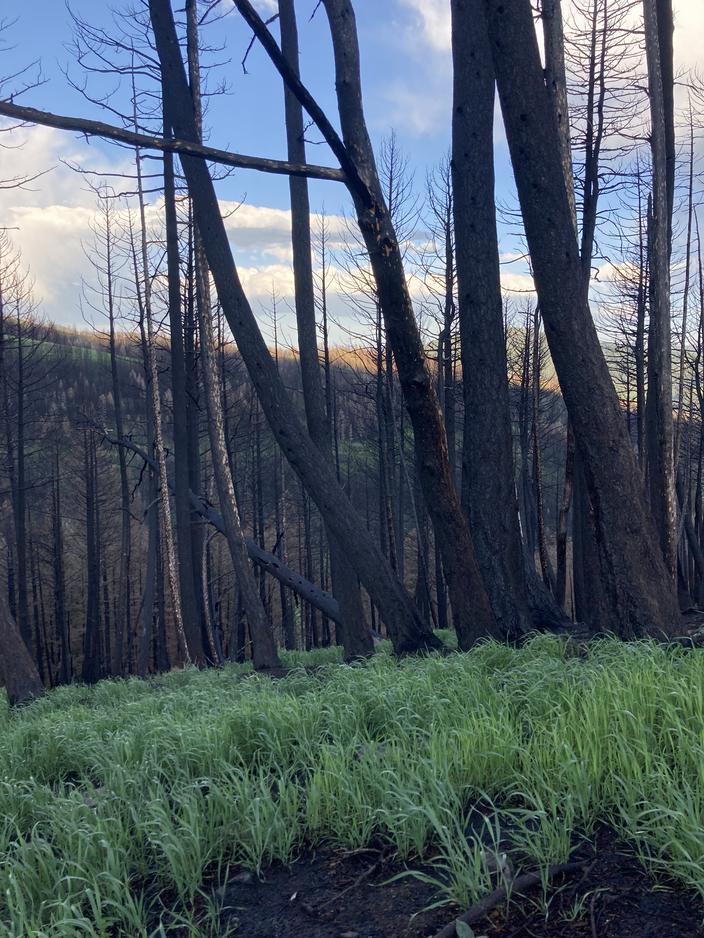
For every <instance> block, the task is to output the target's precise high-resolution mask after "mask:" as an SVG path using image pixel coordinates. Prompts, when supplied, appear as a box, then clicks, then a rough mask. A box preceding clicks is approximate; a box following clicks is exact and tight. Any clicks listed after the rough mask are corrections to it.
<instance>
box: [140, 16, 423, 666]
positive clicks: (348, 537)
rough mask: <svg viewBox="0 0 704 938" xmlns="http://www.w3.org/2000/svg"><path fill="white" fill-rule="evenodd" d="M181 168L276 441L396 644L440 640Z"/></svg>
mask: <svg viewBox="0 0 704 938" xmlns="http://www.w3.org/2000/svg"><path fill="white" fill-rule="evenodd" d="M149 8H150V13H151V18H152V25H153V28H154V35H155V38H156V44H157V50H158V54H159V58H160V60H161V64H162V69H163V71H164V74H165V78H166V82H165V85H166V89H167V97H169V98H170V101H171V106H170V114H171V115H172V120H173V125H174V128H175V130H176V131H177V133H178V135H179V136H181V135H183V134H185V136H186V138H187V139H194V138H195V124H194V119H193V108H192V103H191V99H190V92H189V89H188V84H187V82H186V76H185V72H184V69H183V62H182V60H181V55H180V50H179V46H178V40H177V37H176V30H175V26H174V22H173V16H172V14H171V9H170V7H169V4H168V3H167V2H166V0H150V4H149ZM183 169H184V173H185V175H186V179H187V182H188V186H189V191H190V193H191V197H192V199H193V204H194V210H195V217H196V221H197V223H198V226H199V229H200V232H201V237H202V238H203V245H204V248H205V252H206V256H207V259H208V264H209V267H210V270H211V271H212V274H213V278H214V280H215V284H216V287H217V290H218V295H219V298H220V302H221V303H222V307H223V311H224V313H225V316H226V318H227V320H228V323H229V325H230V328H231V329H232V332H233V334H234V336H235V339H236V341H237V344H238V347H239V350H240V352H241V354H242V357H243V359H244V362H245V365H246V367H247V370H248V372H249V374H250V376H251V378H252V381H253V383H254V386H255V388H256V389H257V393H258V395H259V398H260V400H261V403H262V406H263V407H264V408H265V412H266V415H267V419H268V421H269V425H270V426H271V429H272V431H273V433H274V435H275V437H276V439H277V441H278V443H279V445H280V446H281V447H282V449H283V452H284V454H285V455H286V458H287V459H288V461H289V463H290V464H291V467H292V468H293V469H294V471H295V472H296V473H297V474H298V476H299V477H300V478H301V480H302V481H303V482H304V484H305V485H306V488H307V489H308V491H309V492H310V494H311V496H312V497H313V498H314V500H315V502H316V504H317V506H318V509H319V510H320V511H321V514H322V515H323V518H324V520H325V522H326V524H328V525H329V527H330V530H331V531H332V532H333V534H334V536H335V537H337V539H338V540H340V541H341V542H342V543H344V544H345V546H346V550H347V552H348V556H349V558H350V561H351V563H352V564H353V565H354V566H355V568H356V570H357V573H358V575H359V576H360V579H361V580H362V582H363V583H364V585H365V586H366V588H367V589H368V591H369V592H370V594H371V595H372V598H373V600H374V601H375V602H376V603H377V605H379V607H380V608H381V609H382V610H383V613H384V617H385V619H386V621H387V624H388V626H389V629H390V631H391V632H392V635H393V638H394V645H395V648H396V650H397V651H398V652H408V651H415V650H418V649H419V648H423V647H435V646H437V640H436V639H435V637H434V636H433V634H432V632H431V631H430V629H429V628H428V626H427V624H426V623H424V622H422V620H421V619H420V617H419V616H418V613H417V611H416V609H415V607H414V605H413V603H412V600H411V599H410V597H409V596H408V594H407V593H406V592H405V590H404V589H403V587H402V586H401V584H400V583H398V581H397V580H395V578H394V577H393V575H392V573H391V571H390V570H389V568H388V565H387V564H386V562H385V561H384V558H383V557H382V555H381V553H380V552H379V550H378V548H377V546H376V545H375V544H374V542H373V541H372V539H371V538H370V537H369V535H368V534H367V532H366V531H365V530H364V528H363V526H362V525H361V524H360V523H359V521H358V519H357V518H356V516H355V513H354V511H353V510H352V509H351V506H350V503H349V501H348V499H347V498H346V496H345V495H344V493H343V492H342V490H341V488H340V487H339V485H338V483H337V479H336V477H335V473H334V471H333V470H332V469H331V468H330V467H329V466H328V465H327V463H326V461H325V460H324V459H323V458H322V454H321V453H320V452H319V450H318V449H317V447H315V445H313V444H312V441H311V440H310V438H309V437H308V436H307V434H306V432H305V430H304V428H303V427H302V425H301V423H300V421H299V419H298V417H297V416H296V414H295V412H294V410H293V407H292V406H291V402H290V399H289V397H288V395H287V392H286V390H285V388H284V387H283V384H282V382H281V379H280V377H279V375H278V372H277V369H276V365H275V363H274V361H273V359H272V357H271V354H270V352H269V350H268V349H267V347H266V344H265V342H264V340H263V338H262V335H261V332H260V331H259V328H258V326H257V323H256V320H255V318H254V316H253V314H252V310H251V307H250V306H249V303H248V302H247V299H246V297H245V295H244V292H243V290H242V286H241V284H240V281H239V278H238V276H237V272H236V268H235V264H234V259H233V257H232V252H231V250H230V246H229V242H228V239H227V234H226V231H225V227H224V224H223V220H222V217H221V215H220V209H219V206H218V202H217V198H216V195H215V190H214V187H213V183H212V179H211V177H210V174H209V172H208V169H207V166H206V165H205V164H204V163H203V161H202V160H199V159H195V158H188V157H184V158H183Z"/></svg>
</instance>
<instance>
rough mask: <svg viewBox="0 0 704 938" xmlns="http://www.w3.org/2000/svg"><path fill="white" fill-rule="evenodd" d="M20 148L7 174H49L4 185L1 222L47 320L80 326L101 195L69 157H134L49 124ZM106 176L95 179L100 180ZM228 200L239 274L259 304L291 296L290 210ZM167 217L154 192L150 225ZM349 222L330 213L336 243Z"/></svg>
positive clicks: (118, 163) (6, 163)
mask: <svg viewBox="0 0 704 938" xmlns="http://www.w3.org/2000/svg"><path fill="white" fill-rule="evenodd" d="M13 146H14V148H13V149H11V150H7V151H3V161H2V175H3V176H4V177H10V176H14V175H16V174H19V173H24V174H27V175H34V174H36V173H40V172H43V171H45V170H49V172H47V173H46V175H44V176H42V177H41V178H40V179H38V180H37V181H36V182H35V183H33V184H32V185H31V187H30V188H28V189H6V190H1V189H0V226H2V227H6V228H9V229H11V235H12V237H13V240H14V241H15V243H16V244H17V246H18V247H19V248H20V249H21V251H22V256H23V260H24V263H25V265H26V266H27V267H28V268H29V270H30V272H31V275H32V279H33V281H34V294H35V298H36V300H37V301H39V303H40V304H41V309H42V312H43V314H44V315H45V316H46V317H47V319H50V320H52V321H54V322H60V323H69V324H70V323H77V324H80V323H81V322H82V318H81V316H82V314H81V310H80V296H81V284H82V279H83V278H85V279H86V281H88V282H91V281H92V279H93V276H94V274H93V271H92V268H91V265H90V262H89V260H88V259H87V258H86V255H85V251H84V246H86V247H87V246H89V245H90V243H91V241H92V240H93V233H92V231H91V224H92V223H93V222H94V221H95V219H96V198H95V194H94V192H93V191H92V189H91V188H90V186H89V185H88V184H87V181H86V178H84V177H82V176H81V175H79V174H77V173H76V172H74V171H73V170H72V169H71V168H70V167H69V166H67V165H66V162H72V163H75V164H80V165H81V166H82V167H84V168H86V169H90V170H93V171H95V172H96V173H97V172H105V173H107V172H110V173H119V172H121V171H126V172H129V171H131V165H130V160H129V155H128V154H127V153H126V152H125V151H121V150H119V149H115V148H104V149H103V148H100V147H95V146H85V143H84V142H83V141H76V140H75V139H74V138H72V137H71V136H70V135H67V134H64V133H62V132H61V131H58V130H53V129H50V128H44V127H35V128H27V129H23V130H21V131H18V132H17V135H16V136H15V137H14V138H13ZM62 159H63V160H64V161H66V162H62ZM99 178H100V177H97V176H96V177H90V179H91V181H92V182H93V183H96V182H98V181H99ZM108 182H113V183H114V185H115V187H116V188H117V187H119V185H120V183H119V181H117V180H114V179H108ZM221 205H222V210H223V215H224V216H225V225H226V228H227V232H228V236H229V239H230V243H231V244H232V248H233V253H234V256H235V261H236V263H237V265H238V270H239V273H240V277H241V279H242V283H243V286H244V288H245V291H246V293H247V295H248V296H249V297H250V299H251V300H252V301H253V304H254V305H255V308H256V307H257V306H258V305H259V304H260V303H266V302H268V301H269V299H270V297H271V294H272V289H273V290H275V292H276V293H277V294H278V295H279V296H280V297H282V298H290V297H292V296H293V292H294V290H293V273H292V268H291V214H290V212H289V211H288V210H284V209H279V208H272V207H270V206H265V205H251V204H248V203H246V202H245V203H236V202H232V201H223V202H222V203H221ZM125 217H126V213H125ZM162 218H163V203H162V201H161V199H160V198H157V199H154V198H153V197H152V203H151V204H150V206H149V207H148V211H147V221H148V225H149V227H150V228H151V229H152V230H154V231H157V232H158V231H159V229H160V227H161V224H162ZM315 225H316V219H315V218H314V219H313V226H314V227H315ZM344 227H345V220H344V219H343V218H342V217H341V216H336V215H331V216H327V229H328V237H329V239H330V242H331V244H335V243H337V242H338V241H339V238H340V236H341V233H342V232H343V230H344Z"/></svg>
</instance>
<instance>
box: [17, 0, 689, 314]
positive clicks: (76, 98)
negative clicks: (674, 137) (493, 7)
mask: <svg viewBox="0 0 704 938" xmlns="http://www.w3.org/2000/svg"><path fill="white" fill-rule="evenodd" d="M225 3H227V0H223V5H224V4H225ZM257 5H258V7H259V9H260V10H261V11H262V13H268V12H271V10H272V8H273V7H274V6H275V3H274V2H273V0H258V3H257ZM71 6H72V9H73V10H74V11H75V12H76V13H77V14H78V15H79V16H82V17H84V18H86V19H87V20H89V21H90V22H91V23H93V24H95V25H98V26H104V27H108V26H109V24H110V22H111V20H110V14H109V9H110V8H109V7H108V6H106V5H104V4H103V3H100V2H98V3H96V2H94V0H93V2H90V0H73V2H72V4H71ZM122 6H123V3H122V0H116V2H115V3H114V4H113V7H114V8H116V9H120V8H122ZM177 6H180V4H177ZM315 6H316V0H297V3H296V7H297V10H298V17H299V33H300V45H301V69H302V75H303V79H304V81H305V82H306V84H308V86H309V87H310V88H311V90H312V91H313V92H314V94H315V95H316V97H317V98H318V100H319V101H320V103H321V104H322V105H323V106H324V107H325V108H326V110H327V112H328V114H329V115H330V116H331V117H333V118H334V117H335V102H334V80H333V70H332V55H331V50H330V44H329V38H328V36H327V30H326V19H325V16H324V13H323V11H322V9H320V10H318V12H317V15H316V16H315V18H314V19H313V21H312V22H311V21H310V19H309V17H310V14H311V12H312V11H313V9H314V8H315ZM675 7H676V10H677V20H678V22H677V32H676V52H677V54H678V61H679V62H681V63H682V62H684V63H685V64H687V65H692V64H694V63H695V62H696V61H697V59H698V58H699V49H698V42H699V41H700V39H701V36H702V35H704V2H702V0H676V2H675ZM355 9H356V12H357V20H358V29H359V35H360V46H361V51H362V64H363V82H364V90H365V106H366V112H367V120H368V123H369V127H370V130H371V133H372V136H373V138H374V140H375V143H376V144H378V143H379V142H380V140H381V139H382V138H383V137H384V136H385V135H388V134H389V132H390V131H391V130H392V129H393V130H394V131H395V132H396V134H397V137H398V140H399V143H400V145H401V148H402V150H403V151H404V153H405V155H406V156H407V158H408V159H409V163H410V167H411V169H412V171H413V172H414V173H415V178H416V184H417V187H418V189H419V190H420V191H422V189H423V186H424V180H425V175H426V172H427V171H428V169H429V168H431V167H432V166H433V165H434V164H436V163H437V162H438V161H439V160H440V159H441V158H442V157H443V155H444V154H446V153H447V149H448V147H449V119H450V107H451V65H450V49H449V0H357V2H356V3H355ZM2 16H3V17H5V18H6V19H7V20H9V21H14V23H13V25H12V27H11V29H10V30H9V31H8V32H7V33H6V35H7V37H8V40H9V42H10V43H11V44H12V48H9V49H7V50H5V51H4V52H3V54H2V56H1V57H0V76H2V75H6V74H8V73H12V72H15V71H17V70H18V69H19V68H21V67H23V66H25V65H27V64H29V63H30V62H31V61H32V60H34V59H39V60H40V61H41V67H42V75H43V78H44V79H45V83H44V84H43V85H42V86H41V87H38V88H36V89H33V90H31V91H29V92H28V93H27V94H26V95H25V96H23V98H22V99H21V100H22V101H23V102H24V103H27V104H31V105H34V106H37V107H40V108H45V109H48V110H54V111H58V112H62V113H69V114H79V115H82V116H102V118H103V119H108V120H109V119H110V118H109V117H105V115H100V114H99V111H98V110H97V109H96V108H95V107H94V106H92V105H90V104H88V103H87V102H86V101H84V100H83V99H82V97H81V96H80V95H79V94H78V93H77V92H75V91H73V90H72V89H70V88H69V87H67V83H66V81H65V78H64V74H63V70H64V69H66V68H68V69H69V72H70V74H72V75H73V76H74V77H75V78H77V79H78V78H79V77H80V72H79V70H78V69H77V68H76V65H75V63H74V62H72V61H71V56H70V51H69V48H68V46H69V43H70V40H71V21H70V16H69V14H68V11H67V9H66V7H65V5H64V4H63V3H60V2H56V0H33V2H31V3H30V2H27V0H2ZM700 27H701V28H700ZM273 28H275V27H273ZM697 35H698V36H699V40H697V38H696V37H697ZM204 38H205V41H206V42H207V41H213V42H214V43H217V44H224V45H225V47H226V51H225V52H224V53H222V54H219V55H218V59H219V60H220V61H223V60H225V59H228V58H229V59H230V62H229V64H227V65H225V66H224V67H223V68H222V69H221V70H220V74H221V75H222V76H223V77H225V78H226V79H227V82H228V84H229V94H228V95H227V96H226V97H220V98H213V99H211V104H210V111H209V114H208V116H207V126H208V128H209V142H210V143H211V144H212V145H214V146H220V147H229V148H231V149H234V150H238V151H240V152H245V153H251V154H257V155H262V156H271V157H280V158H284V157H285V155H286V150H285V140H284V130H283V94H282V88H281V83H280V80H279V79H278V76H277V75H276V73H275V72H274V69H273V67H272V66H271V65H270V63H269V61H268V59H267V58H266V56H265V55H264V53H263V52H262V51H261V50H260V49H259V48H258V47H257V46H256V45H255V47H254V48H253V49H252V51H251V53H250V55H249V59H248V63H247V68H248V74H247V75H245V74H243V72H242V68H241V65H240V61H241V59H242V56H243V54H244V51H245V49H246V47H247V44H248V42H249V38H250V35H249V33H248V31H247V29H246V27H245V26H244V24H243V22H242V21H241V19H240V18H239V16H238V15H237V14H236V13H231V14H230V15H229V16H227V17H226V18H224V19H223V20H221V21H220V22H218V23H217V24H215V25H214V26H212V27H209V28H208V30H207V31H206V32H205V33H204ZM311 136H312V138H313V139H316V134H315V132H314V131H311ZM18 139H21V140H22V141H23V142H24V145H23V148H22V149H21V150H12V151H5V152H0V160H2V171H1V172H0V175H1V176H4V177H7V176H9V175H14V173H15V172H20V171H24V170H27V171H37V170H40V169H46V168H49V167H54V169H53V170H52V171H51V172H50V173H49V174H47V175H46V176H45V177H43V178H42V179H41V180H39V181H38V182H37V183H36V184H35V186H34V187H33V191H30V192H17V191H15V192H13V191H6V192H4V193H3V192H2V191H0V224H6V225H12V226H13V227H16V228H17V229H18V230H17V232H16V239H17V241H18V243H19V244H20V246H21V247H22V250H23V253H24V255H25V258H26V260H27V262H28V263H29V265H30V266H31V269H32V272H33V275H34V277H35V280H36V283H37V294H38V296H39V298H40V299H41V301H42V308H43V311H44V314H45V315H46V316H47V318H49V319H53V320H58V321H62V322H78V321H80V313H79V312H78V296H79V294H80V280H81V276H84V275H85V274H86V265H85V259H84V258H83V255H82V251H81V242H82V241H85V240H86V238H87V236H88V235H89V220H90V217H91V213H92V204H93V197H92V196H91V195H90V194H88V193H87V192H86V191H85V185H84V183H83V181H82V180H81V178H80V177H78V176H77V175H76V174H75V173H73V172H72V171H71V170H70V169H68V168H66V167H65V166H64V165H62V164H61V163H60V162H59V159H60V158H68V159H71V160H74V161H76V162H80V163H81V164H82V165H85V166H87V167H89V168H90V169H92V170H94V171H102V170H106V171H109V170H116V169H119V168H120V167H121V166H123V165H125V161H126V160H127V158H128V154H127V152H126V151H125V150H121V149H119V148H115V147H112V146H110V145H107V144H104V143H102V142H99V141H95V140H93V141H92V142H91V143H90V144H89V145H86V143H85V141H84V140H82V139H81V138H77V137H76V135H71V134H64V133H62V132H59V131H51V130H46V129H40V128H36V129H29V130H26V131H23V132H22V133H21V134H20V135H18ZM309 159H310V161H311V162H322V163H329V164H332V163H334V160H333V159H332V158H331V155H330V154H329V153H328V152H327V149H326V148H325V147H324V146H323V145H319V146H309ZM496 165H497V198H498V199H499V201H501V202H506V201H509V200H510V199H512V192H513V186H512V177H511V170H510V164H509V161H508V154H507V149H506V145H505V142H504V139H503V133H502V129H501V126H500V121H497V131H496ZM8 167H9V168H8ZM311 193H312V203H313V207H314V208H316V209H320V208H321V207H322V206H323V204H324V206H325V209H326V211H327V212H328V213H330V214H332V215H333V216H337V215H339V213H340V212H341V211H342V210H343V209H345V208H347V207H348V203H347V200H346V198H345V193H344V190H343V189H342V187H341V186H340V185H339V184H336V183H322V182H317V183H312V185H311ZM219 195H220V197H221V198H222V199H223V201H224V202H232V203H239V202H242V201H243V202H244V204H243V206H242V208H241V209H240V210H239V211H238V212H237V213H236V216H235V219H234V220H233V221H232V222H231V223H230V231H231V237H232V241H233V247H234V250H235V259H236V261H237V262H238V264H239V265H241V266H242V268H243V270H244V276H243V280H244V282H245V287H246V288H248V292H250V295H251V296H252V299H253V300H254V302H255V305H256V303H257V302H260V303H262V302H265V300H266V296H267V295H268V294H269V293H270V291H271V285H272V283H275V284H276V288H277V290H278V291H279V292H280V293H281V294H282V296H284V297H286V296H288V295H290V292H291V290H290V283H291V278H290V256H289V255H290V252H289V249H288V244H287V242H288V217H287V208H288V191H287V183H286V180H285V179H284V178H277V177H273V176H268V175H263V174H258V173H254V172H244V171H242V172H238V173H237V174H235V176H234V177H233V178H231V179H228V180H227V181H224V182H223V183H221V184H220V186H219ZM333 227H334V226H333ZM338 227H339V225H338ZM502 241H503V243H502V249H503V251H504V252H505V253H506V254H510V253H511V252H513V251H515V248H516V242H515V240H514V239H513V238H512V237H511V235H510V234H509V233H508V232H504V233H503V239H502ZM504 276H505V277H506V278H507V282H513V283H514V284H515V285H517V286H518V287H519V288H520V287H521V286H525V285H526V284H525V282H524V281H525V280H526V279H527V278H526V274H525V272H521V271H520V270H516V269H515V268H511V267H510V266H509V267H508V268H507V270H506V272H505V275H504ZM511 278H513V280H511Z"/></svg>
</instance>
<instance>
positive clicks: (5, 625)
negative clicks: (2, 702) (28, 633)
mask: <svg viewBox="0 0 704 938" xmlns="http://www.w3.org/2000/svg"><path fill="white" fill-rule="evenodd" d="M0 650H1V653H0V685H2V686H4V687H5V690H6V691H7V697H8V700H9V701H10V706H12V707H14V706H17V705H18V704H23V703H28V702H29V701H31V700H33V699H35V698H36V697H41V696H42V694H43V693H44V685H43V684H42V682H41V678H40V677H39V672H38V671H37V667H36V665H35V663H34V661H33V660H32V656H31V655H30V653H29V651H28V650H27V646H26V644H25V642H24V640H23V639H22V636H21V635H20V633H19V629H18V628H17V624H16V623H15V620H14V619H13V617H12V615H11V614H10V607H9V606H8V603H7V597H6V595H5V591H4V590H1V589H0Z"/></svg>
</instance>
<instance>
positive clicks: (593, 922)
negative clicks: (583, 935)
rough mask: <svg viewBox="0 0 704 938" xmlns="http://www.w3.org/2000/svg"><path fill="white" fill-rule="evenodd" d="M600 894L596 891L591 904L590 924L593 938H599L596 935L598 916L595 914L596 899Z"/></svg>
mask: <svg viewBox="0 0 704 938" xmlns="http://www.w3.org/2000/svg"><path fill="white" fill-rule="evenodd" d="M597 895H598V892H597V891H596V890H595V892H594V895H593V896H592V901H591V902H590V903H589V924H590V925H591V929H592V938H598V935H597V933H596V915H595V913H594V903H595V902H596V897H597Z"/></svg>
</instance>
